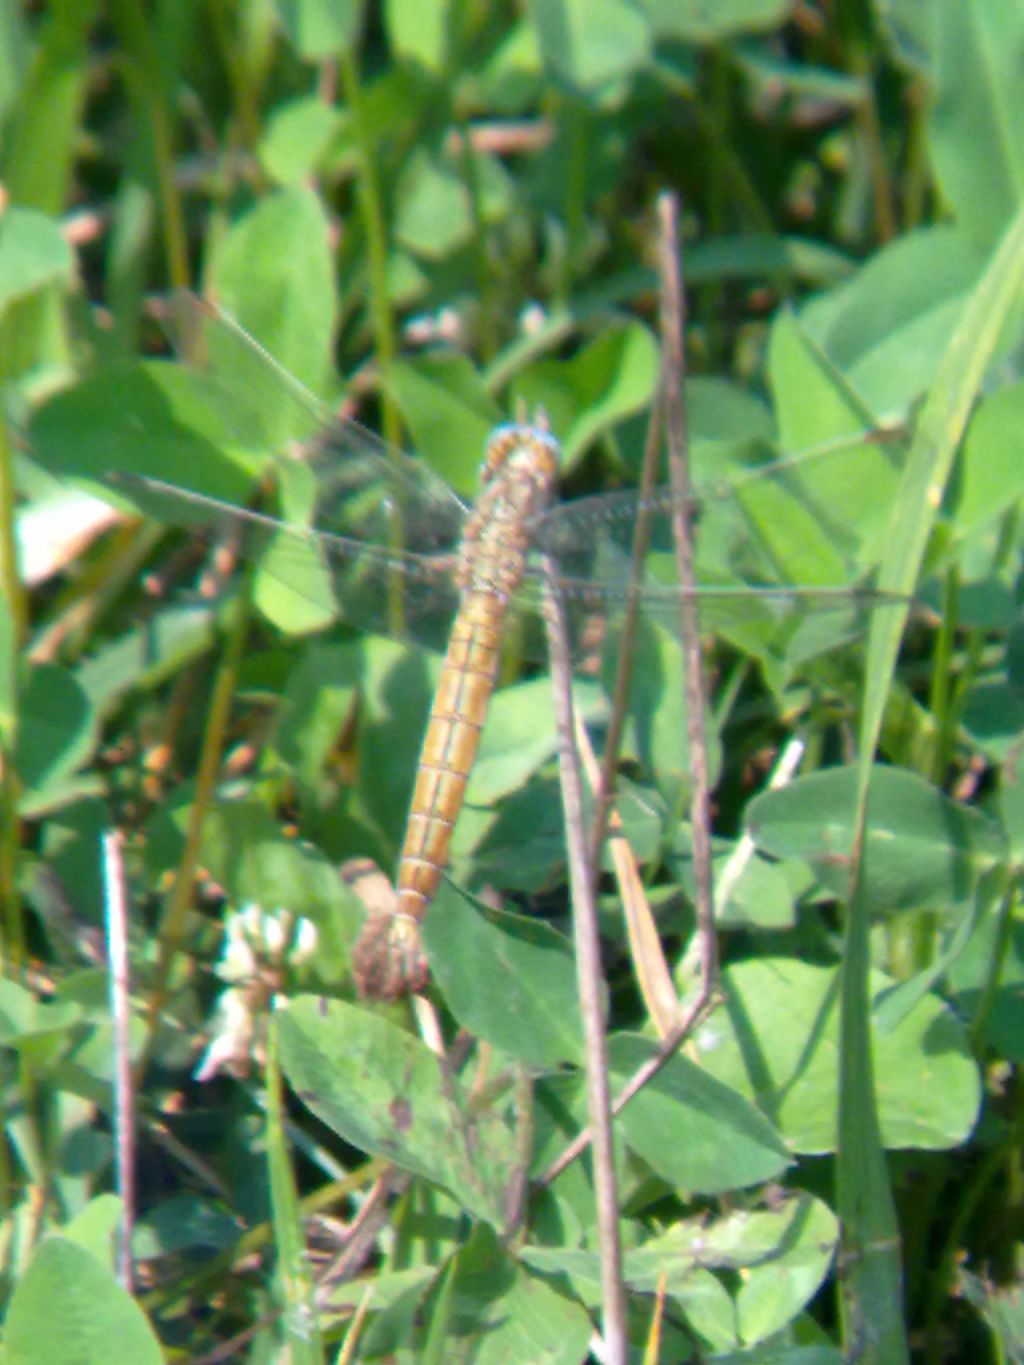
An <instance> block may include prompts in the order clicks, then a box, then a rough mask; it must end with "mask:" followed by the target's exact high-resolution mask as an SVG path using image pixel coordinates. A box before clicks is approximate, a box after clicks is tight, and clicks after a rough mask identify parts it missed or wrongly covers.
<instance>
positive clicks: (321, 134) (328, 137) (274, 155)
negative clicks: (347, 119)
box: [259, 95, 344, 189]
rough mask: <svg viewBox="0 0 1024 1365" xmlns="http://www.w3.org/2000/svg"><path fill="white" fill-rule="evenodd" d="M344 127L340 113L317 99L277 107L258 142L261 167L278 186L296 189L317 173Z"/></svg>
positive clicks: (306, 99)
mask: <svg viewBox="0 0 1024 1365" xmlns="http://www.w3.org/2000/svg"><path fill="white" fill-rule="evenodd" d="M343 127H344V116H343V115H342V113H341V112H340V111H339V110H337V109H335V108H332V107H331V105H329V104H326V103H325V102H324V101H323V99H321V98H320V97H319V96H315V95H308V96H305V97H303V98H300V99H294V100H289V101H288V102H287V103H285V104H280V105H278V106H277V108H276V109H275V110H274V111H273V113H272V114H271V116H270V119H269V120H268V123H267V130H266V132H265V134H264V136H263V138H262V139H261V141H260V147H259V153H260V164H261V165H262V166H263V169H264V170H265V171H266V173H267V175H269V176H270V177H271V179H273V180H275V181H276V182H277V183H278V184H279V185H284V186H288V187H289V188H291V189H299V188H301V187H302V186H303V185H304V184H305V183H306V182H307V181H308V180H309V178H310V176H312V175H313V174H315V172H316V171H317V170H318V168H319V163H320V162H321V160H323V159H324V158H325V157H326V155H327V153H328V151H329V150H330V147H331V145H332V143H333V142H334V141H335V139H337V138H338V136H339V135H340V133H341V130H342V128H343Z"/></svg>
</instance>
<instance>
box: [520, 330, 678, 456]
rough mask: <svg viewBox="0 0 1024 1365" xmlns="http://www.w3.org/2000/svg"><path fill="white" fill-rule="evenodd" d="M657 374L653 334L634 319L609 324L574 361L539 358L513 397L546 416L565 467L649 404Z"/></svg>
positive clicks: (523, 376) (523, 377)
mask: <svg viewBox="0 0 1024 1365" xmlns="http://www.w3.org/2000/svg"><path fill="white" fill-rule="evenodd" d="M657 377H658V350H657V346H656V345H655V341H654V338H653V337H652V336H651V333H650V332H649V331H648V329H647V328H646V327H643V326H641V324H640V323H637V322H632V323H626V324H624V325H617V326H616V325H612V326H607V327H605V328H604V329H603V330H602V331H601V333H600V335H599V336H598V337H596V338H595V340H593V341H591V342H590V343H589V344H588V345H586V346H584V347H583V348H582V349H581V350H580V351H579V352H578V353H577V354H576V355H575V356H573V358H572V359H571V360H540V361H537V362H536V363H534V364H533V365H531V366H530V367H529V368H528V369H525V370H523V371H522V372H521V373H520V374H519V375H518V376H517V378H516V381H515V385H514V398H515V400H516V402H517V403H519V404H522V405H525V407H526V408H527V410H528V411H530V412H534V411H537V410H541V411H543V412H544V413H545V414H546V415H547V418H548V420H549V422H550V424H551V429H552V431H554V432H555V433H556V435H557V436H558V439H559V442H560V444H561V447H562V469H563V471H566V470H570V469H572V467H573V466H574V464H575V463H576V462H577V460H578V459H579V457H580V455H581V454H582V453H583V451H584V450H585V449H586V448H587V446H589V445H591V444H592V443H593V442H594V441H596V440H597V438H598V437H599V436H600V435H601V434H602V433H603V432H605V431H608V430H609V429H610V428H612V427H614V426H615V425H616V424H617V423H619V422H621V421H622V420H623V418H625V417H629V416H632V415H633V414H634V413H637V412H640V411H641V410H642V409H643V408H645V407H646V406H647V404H648V403H649V402H650V401H651V396H652V394H653V393H654V386H655V383H656V382H657Z"/></svg>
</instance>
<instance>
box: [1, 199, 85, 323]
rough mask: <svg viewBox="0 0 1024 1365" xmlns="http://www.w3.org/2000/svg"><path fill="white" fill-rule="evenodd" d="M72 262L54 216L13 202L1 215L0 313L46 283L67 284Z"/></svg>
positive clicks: (68, 249)
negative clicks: (60, 282) (62, 282)
mask: <svg viewBox="0 0 1024 1365" xmlns="http://www.w3.org/2000/svg"><path fill="white" fill-rule="evenodd" d="M72 265H73V257H72V254H71V248H70V247H69V246H68V244H67V242H66V241H65V239H64V235H63V233H62V232H61V230H60V224H59V223H58V222H57V221H56V219H54V218H51V217H50V216H49V215H48V214H45V213H39V212H37V211H36V210H35V209H28V208H21V207H19V206H18V205H16V204H13V205H8V206H7V208H6V209H5V210H4V212H3V214H0V313H2V312H3V310H4V309H5V308H6V307H7V306H8V304H10V303H11V302H12V301H13V300H15V299H24V298H27V297H28V296H29V295H30V294H34V293H35V292H36V291H37V290H39V289H42V288H43V287H44V286H45V285H47V284H55V283H58V282H59V281H62V280H63V281H66V282H68V283H70V280H71V271H72Z"/></svg>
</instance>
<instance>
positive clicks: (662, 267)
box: [658, 194, 718, 1000]
mask: <svg viewBox="0 0 1024 1365" xmlns="http://www.w3.org/2000/svg"><path fill="white" fill-rule="evenodd" d="M658 218H659V222H660V226H661V233H660V236H659V252H658V258H659V259H658V274H659V277H660V281H661V354H662V365H663V370H662V379H663V388H664V397H665V429H666V435H667V437H668V470H669V482H670V484H671V487H672V493H673V498H672V508H673V512H672V539H673V542H674V546H675V554H676V573H677V574H678V577H679V586H680V589H681V592H680V602H679V614H680V624H681V627H682V645H683V677H684V686H685V689H686V733H687V739H688V741H689V750H690V778H691V781H692V783H693V796H692V798H691V802H690V822H691V829H692V837H693V873H694V882H695V887H696V898H697V929H696V933H697V938H698V942H699V944H700V950H699V951H700V959H701V979H700V984H699V988H698V996H699V998H700V999H702V1000H709V999H710V998H711V995H712V993H713V991H714V983H715V975H716V972H717V968H718V957H717V948H716V942H715V911H714V898H713V892H712V879H711V791H710V782H709V778H708V750H707V738H706V734H705V710H706V707H705V702H704V688H703V659H702V657H701V647H700V621H699V619H698V614H697V598H696V588H697V583H696V576H695V572H694V555H693V535H692V531H691V526H690V513H689V508H690V506H691V502H692V499H691V493H690V468H689V458H688V450H687V431H686V404H685V399H684V395H683V382H684V378H685V374H686V356H685V352H684V349H683V328H684V326H685V322H686V299H685V294H684V291H683V279H682V271H681V269H680V243H679V204H678V201H677V200H676V198H675V196H674V195H671V194H662V195H661V196H660V197H659V199H658Z"/></svg>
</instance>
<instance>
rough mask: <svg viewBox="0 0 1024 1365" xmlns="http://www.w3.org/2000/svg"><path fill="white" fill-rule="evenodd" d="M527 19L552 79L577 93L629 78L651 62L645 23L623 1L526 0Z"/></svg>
mask: <svg viewBox="0 0 1024 1365" xmlns="http://www.w3.org/2000/svg"><path fill="white" fill-rule="evenodd" d="M528 13H529V16H530V19H531V20H532V22H533V25H534V28H535V29H536V31H537V43H538V46H539V48H540V52H541V56H542V58H543V60H544V62H545V64H546V66H547V67H548V70H549V71H550V73H551V75H552V77H553V78H554V79H555V80H557V81H561V82H563V83H564V84H566V85H569V86H571V87H573V88H574V89H576V90H578V91H580V92H590V91H595V90H598V89H599V88H600V87H601V86H603V85H607V84H608V83H609V82H612V81H618V80H622V79H623V78H625V77H628V76H632V75H634V74H635V73H636V72H637V71H639V70H640V69H641V68H642V67H643V66H645V65H646V64H647V62H648V61H649V59H650V45H651V33H650V28H649V26H648V22H647V20H646V19H645V17H644V16H643V15H641V14H639V13H637V11H636V10H635V9H634V8H633V7H632V6H631V5H627V4H625V3H624V0H530V4H529V6H528Z"/></svg>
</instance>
